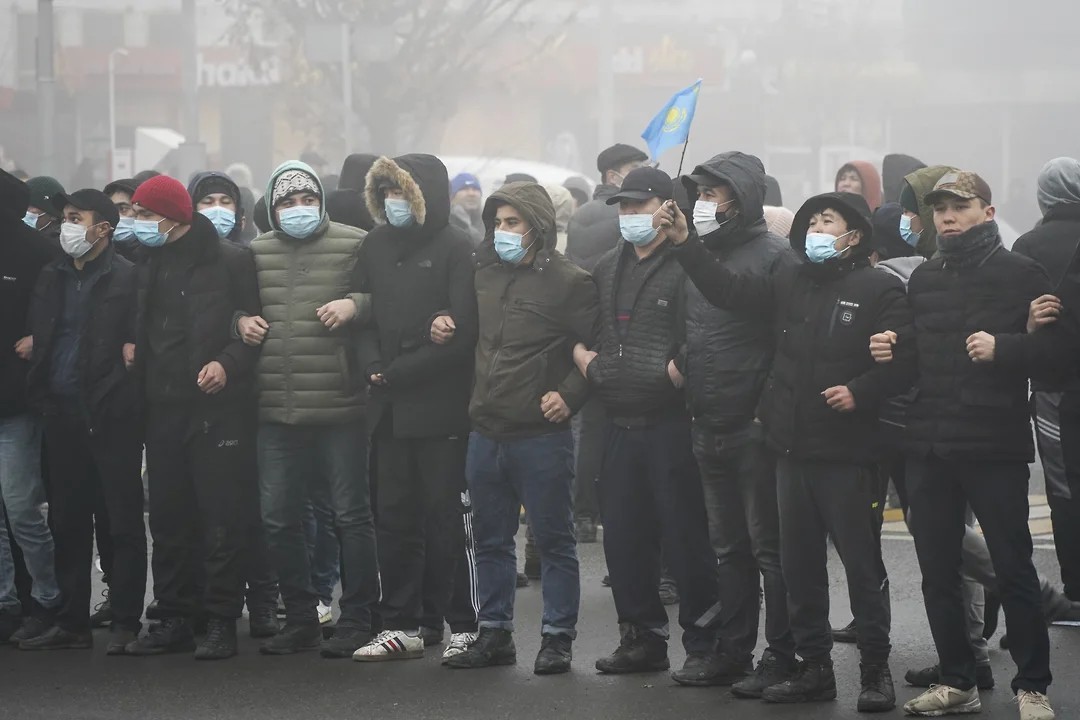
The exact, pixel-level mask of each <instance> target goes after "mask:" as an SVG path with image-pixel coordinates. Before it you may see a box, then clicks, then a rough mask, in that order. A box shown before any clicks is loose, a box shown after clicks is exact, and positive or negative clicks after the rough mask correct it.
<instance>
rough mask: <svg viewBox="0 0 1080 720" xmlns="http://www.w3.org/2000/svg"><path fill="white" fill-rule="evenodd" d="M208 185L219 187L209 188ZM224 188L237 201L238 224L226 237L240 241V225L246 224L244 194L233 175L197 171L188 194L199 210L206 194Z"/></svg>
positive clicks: (213, 171) (214, 171) (189, 184)
mask: <svg viewBox="0 0 1080 720" xmlns="http://www.w3.org/2000/svg"><path fill="white" fill-rule="evenodd" d="M208 185H213V186H217V187H215V188H213V189H209V190H208V189H207V186H208ZM223 190H224V192H225V193H226V194H227V195H228V196H229V197H231V198H232V199H233V202H234V203H236V225H235V226H234V227H233V229H232V232H230V233H229V234H228V235H226V236H225V238H226V239H227V240H231V241H233V242H239V241H240V234H241V232H242V230H241V227H240V226H241V225H243V224H244V196H243V195H241V194H240V186H239V185H237V184H236V183H235V182H234V181H233V179H232V178H231V177H229V176H228V175H226V174H225V173H223V172H218V171H216V170H212V171H210V172H201V173H197V174H196V175H195V176H194V177H192V178H191V182H190V183H188V195H190V196H191V203H192V205H194V206H195V207H196V212H197V211H198V209H197V208H198V205H199V200H201V199H202V198H203V197H204V196H205V195H209V194H210V193H212V192H222V191H223Z"/></svg>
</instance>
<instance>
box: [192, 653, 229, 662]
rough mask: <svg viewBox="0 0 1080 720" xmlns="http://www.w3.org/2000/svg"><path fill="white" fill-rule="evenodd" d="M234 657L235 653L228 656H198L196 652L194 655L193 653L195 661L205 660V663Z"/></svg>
mask: <svg viewBox="0 0 1080 720" xmlns="http://www.w3.org/2000/svg"><path fill="white" fill-rule="evenodd" d="M236 655H237V653H236V652H233V653H232V654H230V655H200V654H199V653H198V652H196V653H195V659H196V660H200V661H204V660H205V661H210V660H228V659H229V658H234V657H236Z"/></svg>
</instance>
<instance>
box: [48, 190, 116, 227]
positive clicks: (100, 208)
mask: <svg viewBox="0 0 1080 720" xmlns="http://www.w3.org/2000/svg"><path fill="white" fill-rule="evenodd" d="M52 203H53V204H54V205H55V206H56V209H57V210H58V211H60V212H61V213H62V212H63V211H64V208H65V207H66V206H68V205H71V206H72V207H76V208H78V209H79V210H91V211H93V212H96V213H97V214H98V216H99V217H101V218H102V219H103V220H105V221H106V222H108V223H109V224H110V225H112V226H113V227H116V224H117V223H118V222H120V213H119V212H117V211H116V206H115V205H113V201H112V200H110V199H109V196H108V195H106V194H105V193H103V192H101V191H100V190H93V189H90V188H87V189H86V190H76V191H75V192H73V193H59V194H57V195H54V196H53V197H52Z"/></svg>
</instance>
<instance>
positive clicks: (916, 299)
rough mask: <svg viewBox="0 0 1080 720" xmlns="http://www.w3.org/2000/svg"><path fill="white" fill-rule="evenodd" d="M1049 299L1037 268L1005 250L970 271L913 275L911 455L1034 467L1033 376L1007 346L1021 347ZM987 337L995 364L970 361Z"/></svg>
mask: <svg viewBox="0 0 1080 720" xmlns="http://www.w3.org/2000/svg"><path fill="white" fill-rule="evenodd" d="M1050 289H1051V288H1050V281H1049V280H1048V278H1047V276H1046V273H1045V271H1044V270H1043V269H1042V268H1041V267H1040V266H1039V264H1038V263H1036V262H1035V261H1034V260H1031V259H1029V258H1026V257H1024V256H1022V255H1019V254H1017V253H1012V252H1009V251H1008V250H1006V249H1005V248H1003V247H1000V246H998V247H997V248H996V249H994V250H992V251H991V252H990V253H989V255H988V256H987V257H986V258H985V259H983V260H982V261H981V262H979V263H977V264H974V265H973V266H971V267H965V268H958V267H950V266H949V265H948V264H947V263H946V262H945V261H944V260H943V259H942V258H940V257H938V258H934V259H932V260H928V261H927V262H925V263H923V264H922V265H920V266H919V267H918V269H916V270H915V272H914V273H912V275H911V282H910V283H909V284H908V296H909V298H910V301H911V307H912V310H913V312H914V316H915V331H916V333H917V334H918V350H919V380H918V384H917V395H916V398H915V402H914V404H913V405H912V407H911V411H910V414H909V420H908V438H909V445H910V451H911V452H913V453H914V454H916V455H918V456H921V457H925V456H927V455H930V454H934V455H937V456H938V457H942V458H948V459H957V460H965V459H970V460H978V461H980V462H987V461H1011V462H1032V461H1033V460H1034V459H1035V449H1034V445H1033V442H1032V435H1031V417H1030V415H1029V407H1028V377H1029V368H1028V367H1027V365H1026V363H1025V362H1023V359H1022V357H1020V356H1019V354H1017V353H1012V352H1010V349H1011V347H1010V346H1011V345H1012V346H1015V345H1016V344H1018V343H1020V342H1022V341H1023V340H1024V338H1023V336H1024V335H1025V334H1026V330H1027V317H1028V307H1029V305H1030V303H1031V301H1032V300H1034V299H1035V298H1037V297H1038V296H1040V295H1042V294H1044V293H1047V292H1050ZM980 331H982V332H987V333H990V334H991V335H993V336H994V337H995V340H996V344H997V352H996V359H995V361H994V362H993V363H975V362H972V361H971V359H970V358H969V357H968V353H967V338H968V337H969V336H970V335H972V334H973V333H976V332H980ZM1040 332H1041V331H1040Z"/></svg>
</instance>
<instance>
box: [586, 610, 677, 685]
mask: <svg viewBox="0 0 1080 720" xmlns="http://www.w3.org/2000/svg"><path fill="white" fill-rule="evenodd" d="M621 629H622V640H621V642H620V643H619V648H618V649H617V650H616V651H615V652H613V653H612V654H611V655H610V656H608V657H606V658H600V659H599V660H597V661H596V669H597V670H599V671H600V672H602V673H604V674H605V675H623V674H626V673H639V672H657V671H660V670H667V669H668V668H669V667H671V664H670V663H669V662H668V654H667V641H666V640H665V639H664V638H662V637H660V636H659V635H657V634H656V633H654V632H651V631H649V630H647V629H644V628H639V627H637V626H635V625H632V624H630V623H624V625H623V627H622V628H621Z"/></svg>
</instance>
